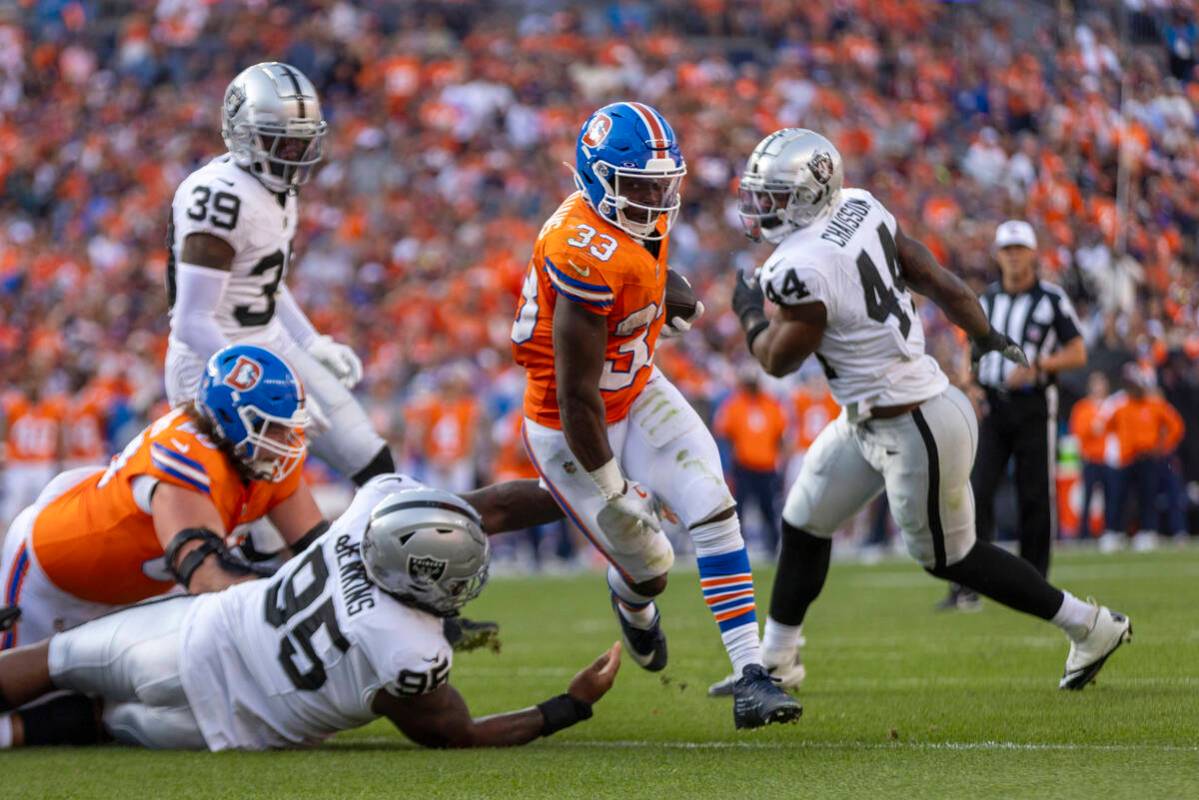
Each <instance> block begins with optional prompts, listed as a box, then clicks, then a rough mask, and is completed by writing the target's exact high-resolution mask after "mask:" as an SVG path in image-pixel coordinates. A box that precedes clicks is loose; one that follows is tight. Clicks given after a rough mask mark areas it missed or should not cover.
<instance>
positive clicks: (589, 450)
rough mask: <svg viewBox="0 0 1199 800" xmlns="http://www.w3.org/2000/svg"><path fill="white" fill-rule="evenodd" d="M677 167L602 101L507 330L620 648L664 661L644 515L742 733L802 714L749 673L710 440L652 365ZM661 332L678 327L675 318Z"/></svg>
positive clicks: (528, 408) (632, 108) (631, 109)
mask: <svg viewBox="0 0 1199 800" xmlns="http://www.w3.org/2000/svg"><path fill="white" fill-rule="evenodd" d="M686 172H687V169H686V165H685V163H684V161H683V157H682V154H681V153H680V151H679V146H678V141H677V140H676V138H675V134H674V131H673V130H672V129H671V127H670V125H669V124H668V123H667V122H666V120H665V119H664V118H663V117H662V115H661V114H660V113H658V111H656V110H655V109H653V108H651V107H649V106H647V105H645V104H643V103H635V102H621V103H613V104H611V105H607V106H604V107H603V108H601V109H599V110H598V111H596V112H595V113H594V114H592V115H591V116H590V117H589V118H588V119H587V121H586V122H585V123H584V124H583V128H582V130H581V132H580V134H579V138H578V143H577V148H576V158H575V184H576V186H577V187H578V190H579V191H577V192H575V193H574V194H572V195H571V196H570V197H568V198H567V199H566V201H565V202H563V203H562V205H561V206H560V207H559V208H558V210H557V211H556V212H555V213H554V215H553V216H552V217H550V219H549V220H548V221H547V222H546V223H545V225H544V227H542V229H541V233H540V235H539V236H538V238H537V243H536V245H535V246H534V249H533V258H532V260H531V261H530V263H529V268H528V274H527V276H526V279H525V282H524V286H523V288H522V290H521V299H520V304H519V307H518V309H517V312H516V319H515V321H514V323H513V326H512V342H513V351H514V355H515V358H516V361H517V363H518V364H521V365H522V366H524V367H525V369H526V370H527V373H528V376H527V383H526V389H525V402H524V413H525V425H524V436H525V446H526V448H527V449H528V452H529V455H530V457H531V458H532V460H533V463H534V466H535V467H536V468H537V471H538V473H539V474H540V475H541V478H542V481H543V482H544V483H545V485H546V487H547V488H548V489H549V490H550V492H551V493H552V494H553V495H554V497H555V499H556V500H557V501H558V504H559V505H560V506H561V507H562V510H563V511H564V512H565V513H566V514H567V516H569V517H570V518H571V520H572V521H573V522H574V523H575V524H576V525H577V526H578V527H579V529H580V530H582V531H583V533H584V534H586V535H587V537H588V538H589V539H591V541H592V542H593V543H594V544H595V545H596V547H598V548H599V549H600V550H601V551H602V552H603V553H604V555H605V556H606V557H607V559H608V561H609V563H610V567H609V569H608V585H609V587H610V589H611V595H612V605H613V608H614V610H615V611H616V615H617V619H618V620H619V621H620V625H621V629H622V632H623V634H624V638H625V643H626V645H627V647H628V650H629V652H630V654H631V655H632V656H633V658H634V660H636V661H637V663H639V664H640V665H641V666H642V667H644V668H646V669H649V670H660V669H662V668H664V667H665V666H666V660H667V657H666V638H665V635H664V634H663V633H662V628H661V624H660V620H659V615H658V610H657V608H656V606H655V604H654V601H653V598H654V596H656V595H657V594H659V593H660V592H662V590H663V589H664V588H665V586H666V574H667V572H668V571H669V569H670V567H671V565H672V564H673V563H674V552H673V551H672V549H671V546H670V542H669V540H668V539H667V537H666V535H665V534H664V533H663V532H662V529H661V521H660V516H659V514H660V513H661V514H662V515H664V516H665V517H666V518H667V519H670V520H672V521H673V520H676V519H677V520H678V521H679V522H680V523H681V524H682V525H683V526H684V527H686V529H687V531H688V533H689V534H690V536H691V538H692V540H693V541H694V543H695V551H696V555H697V556H698V563H699V572H700V584H701V587H702V590H703V595H704V598H705V600H706V602H707V603H708V605H709V607H710V609H711V610H712V613H713V615H714V616H715V618H716V622H717V624H718V625H719V628H720V631H721V638H722V639H723V641H724V644H725V647H726V649H727V650H728V653H729V657H730V659H731V660H732V662H733V667H734V671H735V673H736V674H737V675H739V676H740V679H739V680H738V681H737V687H736V691H735V695H736V700H735V703H734V723H735V725H736V726H737V727H739V728H742V727H758V726H761V725H765V724H768V723H771V722H786V721H790V720H793V719H795V718H797V717H798V716H799V714H800V713H801V710H802V709H801V707H800V705H799V703H798V701H796V700H795V699H794V698H792V697H791V696H789V695H787V694H786V693H785V692H783V691H782V690H780V689H779V688H778V687H776V686H775V685H774V684H773V683H772V682H771V680H770V677H769V675H767V673H766V671H765V670H764V668H763V667H762V666H761V648H760V642H759V638H758V624H757V619H756V617H755V614H754V599H753V598H754V588H753V576H752V575H751V573H750V567H749V557H748V555H747V553H746V551H745V543H744V541H743V540H742V537H741V530H740V526H739V523H738V520H737V516H736V512H735V505H734V502H733V498H732V495H731V494H730V493H729V489H728V486H727V485H726V484H725V481H724V476H723V474H722V471H721V465H720V456H719V453H718V451H717V448H716V443H715V441H714V440H713V439H712V434H711V433H710V432H709V431H708V430H707V428H706V427H705V426H704V424H703V421H702V420H701V419H700V417H699V415H698V414H697V413H696V412H695V410H694V409H692V407H691V405H690V404H689V403H688V402H687V400H686V399H685V398H684V397H683V396H682V394H680V393H679V391H678V390H677V389H676V388H675V387H674V386H673V385H671V384H670V382H669V381H668V380H666V378H665V377H663V376H662V374H661V373H660V372H659V371H658V370H657V369H656V368H655V367H654V364H653V356H654V347H655V345H656V344H657V340H658V336H659V335H660V334H661V333H662V330H663V326H664V325H665V324H666V319H665V309H664V299H665V289H666V272H667V256H668V251H669V241H668V238H667V237H668V235H669V233H670V228H671V225H672V223H673V222H674V219H675V217H676V215H677V214H678V211H679V207H680V204H681V200H680V194H679V187H680V184H681V183H682V180H683V176H684V175H685V174H686ZM559 301H564V302H559ZM698 311H699V309H697V313H698ZM670 322H671V326H670V327H671V328H673V329H675V330H677V331H682V330H686V329H687V328H688V327H690V322H691V320H685V319H681V318H676V319H674V320H671V321H670Z"/></svg>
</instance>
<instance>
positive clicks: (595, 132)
mask: <svg viewBox="0 0 1199 800" xmlns="http://www.w3.org/2000/svg"><path fill="white" fill-rule="evenodd" d="M611 132H612V118H611V117H609V116H608V115H607V114H596V115H595V116H594V117H592V118H591V122H590V124H588V125H587V132H586V133H584V134H583V144H584V145H586V146H587V147H599V146H600V145H601V144H603V143H604V140H605V139H607V138H608V134H609V133H611Z"/></svg>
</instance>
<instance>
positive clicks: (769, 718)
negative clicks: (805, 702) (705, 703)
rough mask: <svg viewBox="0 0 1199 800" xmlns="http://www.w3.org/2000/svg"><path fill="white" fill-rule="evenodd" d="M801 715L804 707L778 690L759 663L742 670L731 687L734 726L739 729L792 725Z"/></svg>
mask: <svg viewBox="0 0 1199 800" xmlns="http://www.w3.org/2000/svg"><path fill="white" fill-rule="evenodd" d="M801 714H803V706H802V705H800V703H799V701H798V700H796V699H795V698H794V697H792V696H791V695H789V694H787V693H786V692H784V691H783V690H782V689H780V688H779V687H778V686H777V685H776V684H775V682H774V681H773V680H771V678H770V673H768V672H767V671H766V668H765V667H763V666H762V665H761V664H750V665H749V666H748V667H746V668H745V669H743V670H741V677H740V678H738V679H737V682H736V683H735V684H733V724H734V725H735V726H736V727H737V728H738V729H740V728H761V727H762V726H763V725H774V724H780V723H784V722H794V721H795V720H797V719H799V717H800V715H801Z"/></svg>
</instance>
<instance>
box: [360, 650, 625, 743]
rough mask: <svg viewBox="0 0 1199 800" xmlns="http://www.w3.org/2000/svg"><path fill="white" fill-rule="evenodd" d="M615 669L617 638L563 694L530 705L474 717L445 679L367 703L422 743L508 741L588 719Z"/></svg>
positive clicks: (524, 740) (384, 693) (381, 694)
mask: <svg viewBox="0 0 1199 800" xmlns="http://www.w3.org/2000/svg"><path fill="white" fill-rule="evenodd" d="M619 669H620V643H619V642H617V643H615V644H613V645H612V647H610V648H609V649H608V651H607V652H605V653H604V654H603V655H601V656H600V657H599V658H597V659H596V660H595V661H594V662H592V664H591V666H589V667H587V668H586V669H584V670H582V671H581V672H579V674H578V675H576V676H575V677H574V680H572V681H571V682H570V688H569V689H568V690H567V693H566V694H562V695H558V696H557V697H553V698H550V699H549V700H547V701H545V702H544V703H541V704H540V705H537V706H533V707H531V708H523V709H521V710H519V711H510V712H508V713H506V714H494V715H492V716H490V717H480V718H479V719H475V718H473V717H471V715H470V709H468V708H467V707H466V701H465V700H463V699H462V695H460V694H459V693H458V690H457V689H455V688H454V687H453V686H450V685H449V684H448V683H447V684H444V685H442V686H441V687H439V688H438V689H436V690H434V691H432V692H430V693H428V694H422V695H415V696H402V697H401V696H397V695H394V694H391V693H390V692H387V691H379V692H378V693H377V694H376V695H375V699H374V701H373V702H372V703H371V709H372V710H373V711H374V712H375V713H377V714H380V715H382V716H385V717H387V718H388V719H390V720H391V721H392V723H394V724H395V726H396V727H397V728H399V729H400V731H402V732H403V734H404V735H405V736H407V737H408V738H409V739H411V740H412V741H414V742H416V743H417V744H420V745H424V746H425V747H512V746H515V745H521V744H528V743H529V742H531V741H533V740H534V739H536V738H537V737H539V736H549V735H550V734H552V733H555V732H557V731H559V730H562V729H563V728H566V727H569V726H570V725H573V724H575V723H577V722H582V721H583V720H585V719H588V718H589V717H590V716H591V706H592V705H594V704H595V703H596V702H598V701H599V699H600V698H601V697H603V696H604V694H605V693H606V692H607V691H608V690H609V689H611V688H612V683H613V681H615V680H616V672H617V671H618V670H619Z"/></svg>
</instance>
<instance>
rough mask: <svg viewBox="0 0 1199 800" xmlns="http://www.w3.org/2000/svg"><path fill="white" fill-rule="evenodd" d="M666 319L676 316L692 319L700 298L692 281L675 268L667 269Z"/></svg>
mask: <svg viewBox="0 0 1199 800" xmlns="http://www.w3.org/2000/svg"><path fill="white" fill-rule="evenodd" d="M665 303H666V321H667V322H669V321H670V320H672V319H674V318H675V317H682V318H683V319H690V318H691V315H692V314H694V313H695V308H696V305H697V304H698V303H699V298H698V297H696V296H695V290H693V289H692V288H691V282H690V281H688V280H687V279H686V278H684V277H683V276H682V275H680V274H679V273H677V272H675V271H674V270H673V269H668V270H666V300H665Z"/></svg>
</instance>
